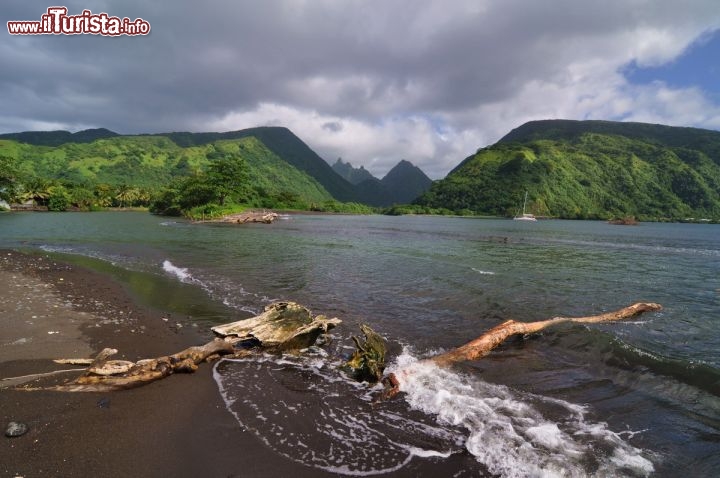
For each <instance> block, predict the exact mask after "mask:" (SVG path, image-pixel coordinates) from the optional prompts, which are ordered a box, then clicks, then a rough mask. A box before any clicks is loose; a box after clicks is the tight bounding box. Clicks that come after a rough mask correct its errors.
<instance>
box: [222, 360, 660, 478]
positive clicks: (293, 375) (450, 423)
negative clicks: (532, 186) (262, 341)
mask: <svg viewBox="0 0 720 478" xmlns="http://www.w3.org/2000/svg"><path fill="white" fill-rule="evenodd" d="M337 366H338V363H336V362H331V361H329V360H328V359H327V357H326V355H325V354H316V355H315V356H313V357H310V358H302V357H282V358H277V357H270V356H266V357H261V358H252V359H243V360H223V361H221V362H219V363H218V364H216V365H215V367H214V369H213V370H214V372H213V373H214V377H215V380H216V382H217V384H218V388H219V390H220V393H221V395H222V397H223V399H224V401H225V404H226V406H227V408H228V410H229V411H230V412H231V413H232V414H233V416H234V417H235V419H236V420H237V421H238V423H239V424H240V425H241V426H242V427H243V428H244V429H246V430H248V431H250V432H252V433H254V434H255V435H257V436H258V438H260V439H261V440H262V441H263V442H264V443H265V444H266V445H268V446H269V447H270V448H272V449H273V450H275V451H276V452H277V453H279V454H281V455H282V456H285V457H287V458H290V459H292V460H294V461H296V462H298V463H303V464H305V465H309V466H314V467H315V468H318V469H322V470H326V471H330V472H333V473H338V474H343V475H351V476H370V475H378V474H384V473H389V472H393V471H397V470H400V469H402V468H404V467H406V466H407V465H408V464H409V463H410V462H411V461H413V460H423V459H433V460H438V459H449V458H450V457H451V456H452V455H457V454H461V453H463V450H467V452H469V453H471V454H472V455H474V456H475V457H476V460H477V466H478V468H477V469H476V470H474V471H473V470H466V471H468V472H471V473H473V472H475V471H476V472H477V473H478V474H479V475H480V474H483V473H484V471H483V470H486V471H489V472H490V473H492V474H493V475H499V476H504V477H525V476H570V477H582V476H589V475H593V476H617V475H624V476H627V475H631V476H647V475H649V474H650V473H652V472H653V471H654V466H653V464H652V462H651V461H650V460H649V459H648V458H647V456H646V455H647V454H646V452H644V451H642V450H640V449H638V448H635V447H633V446H632V445H631V444H629V443H628V441H626V440H631V439H632V438H633V437H634V436H635V435H637V434H638V433H642V432H641V431H630V430H625V431H622V432H620V433H615V432H613V431H612V430H610V429H608V426H607V424H606V423H603V422H592V421H590V420H587V419H586V415H587V413H588V411H587V409H586V408H585V407H583V406H580V405H577V404H573V403H569V402H566V401H563V400H560V399H555V398H550V397H542V396H537V395H533V394H526V393H521V392H517V391H513V390H511V389H510V388H508V387H505V386H501V385H494V384H489V383H485V382H483V381H481V380H478V379H475V378H471V377H467V376H464V375H461V374H458V373H455V372H453V371H451V370H447V369H441V368H438V367H436V366H433V365H428V364H426V363H424V362H420V361H418V360H417V359H415V358H414V357H413V356H412V355H410V354H409V353H407V352H405V353H403V354H402V355H401V356H400V357H399V358H398V359H397V362H396V363H394V364H393V365H391V366H390V367H389V368H388V371H392V372H394V373H396V374H397V375H398V376H399V377H401V390H402V392H404V393H403V394H402V395H401V396H402V397H404V398H405V401H402V400H394V401H391V402H386V403H384V404H382V406H379V407H372V406H371V403H370V402H371V400H372V396H371V393H372V391H369V390H368V389H367V387H366V386H365V385H361V384H357V383H355V382H353V381H351V380H349V379H347V378H346V377H345V376H344V375H342V374H340V373H338V372H337ZM375 391H376V390H375ZM268 396H272V397H273V398H274V399H273V400H267V397H268ZM299 410H302V411H303V413H298V411H299ZM623 436H624V437H625V439H624V438H623Z"/></svg>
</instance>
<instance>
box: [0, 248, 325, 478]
mask: <svg viewBox="0 0 720 478" xmlns="http://www.w3.org/2000/svg"><path fill="white" fill-rule="evenodd" d="M163 319H167V320H163ZM183 323H187V317H175V316H172V315H169V314H167V313H166V312H163V311H158V310H152V309H148V308H145V307H142V306H140V305H138V304H137V303H135V302H134V301H133V299H132V297H131V296H130V295H129V293H128V292H127V291H126V290H125V289H124V287H123V286H122V285H121V284H119V283H117V282H116V281H114V280H113V279H111V278H109V277H106V276H104V275H102V274H99V273H96V272H93V271H90V270H86V269H83V268H81V267H77V266H71V265H67V264H62V263H58V262H56V261H54V260H53V259H51V258H48V257H45V256H40V255H26V254H22V253H19V252H14V251H0V378H6V377H17V376H23V375H27V374H34V373H40V372H48V371H52V370H61V369H67V368H72V367H69V366H67V365H57V364H55V363H53V362H52V361H51V360H50V359H51V358H59V357H60V358H70V357H72V358H75V357H91V356H93V355H94V354H96V353H97V352H98V351H100V350H101V349H103V348H105V347H113V348H116V349H118V350H119V354H118V355H117V356H116V358H118V359H125V360H133V361H134V360H138V359H140V358H148V357H154V356H159V355H166V354H169V353H174V352H177V351H179V350H182V349H184V348H185V347H188V346H190V345H199V344H202V343H204V342H205V341H207V338H208V335H207V333H204V332H199V331H197V330H194V329H192V327H178V326H177V324H181V325H182V324H183ZM72 376H74V375H73V374H58V375H54V376H51V377H47V378H43V379H39V380H30V381H26V382H25V383H24V384H22V385H17V383H14V384H12V385H17V386H18V387H20V388H21V387H23V386H28V387H40V386H43V385H48V384H52V383H57V382H59V381H62V380H66V379H68V378H70V377H72ZM8 385H9V382H8V381H0V427H2V432H3V434H2V435H0V476H24V477H34V476H64V477H75V476H77V477H80V476H104V477H115V476H118V477H120V476H123V477H127V476H137V477H143V476H173V477H194V476H211V477H229V476H258V477H264V476H268V477H269V476H273V477H276V476H289V475H293V476H294V477H304V476H308V477H310V476H323V473H322V472H320V471H319V470H317V469H312V468H309V467H305V466H303V465H301V464H298V463H295V462H292V461H290V460H288V459H285V458H283V457H281V456H278V455H277V454H275V453H274V452H272V450H270V449H268V448H267V447H266V446H265V445H264V444H263V443H262V442H261V441H260V440H259V439H257V438H256V437H255V436H254V435H253V434H252V433H251V432H247V431H244V430H242V429H241V428H240V426H239V425H238V424H237V422H236V421H235V419H234V418H233V417H232V415H230V413H229V412H227V410H226V409H225V404H224V403H223V401H222V398H221V397H220V394H219V393H218V391H217V387H216V384H215V382H214V381H213V379H212V365H211V364H202V365H201V366H200V369H199V370H198V371H197V372H196V373H194V374H178V375H173V376H170V377H168V378H166V379H164V380H160V381H158V382H155V383H151V384H149V385H146V386H143V387H140V388H137V389H133V390H127V391H122V392H112V393H63V392H50V391H22V390H18V389H14V388H13V387H9V386H8ZM11 421H17V422H23V423H25V424H27V425H29V427H30V430H29V432H28V433H26V434H25V435H23V436H20V437H15V438H7V437H5V436H4V431H5V428H6V426H7V424H8V423H9V422H11Z"/></svg>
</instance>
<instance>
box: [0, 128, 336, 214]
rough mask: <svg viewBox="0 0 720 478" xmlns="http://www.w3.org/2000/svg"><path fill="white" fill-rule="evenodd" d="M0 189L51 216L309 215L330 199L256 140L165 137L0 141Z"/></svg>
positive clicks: (5, 193) (3, 192)
mask: <svg viewBox="0 0 720 478" xmlns="http://www.w3.org/2000/svg"><path fill="white" fill-rule="evenodd" d="M0 158H2V162H3V164H2V165H0V166H2V171H3V172H2V177H0V191H1V192H2V194H3V195H5V196H8V199H11V200H12V201H15V202H23V201H27V200H33V201H34V203H35V204H36V205H39V206H46V207H48V208H49V209H51V210H64V209H67V208H79V209H92V208H96V207H109V206H119V207H131V206H133V207H134V206H148V205H150V204H151V203H152V208H153V210H154V211H156V212H161V213H167V214H180V213H182V212H183V211H189V210H190V209H192V208H195V207H198V206H202V205H206V204H218V205H223V204H224V203H225V202H226V201H229V202H242V203H244V204H246V205H249V206H257V207H282V208H295V209H310V208H311V207H312V206H313V205H315V204H323V203H325V202H326V201H330V200H332V199H333V198H332V196H331V195H330V194H329V193H328V192H327V191H326V190H325V189H324V188H323V187H322V186H321V185H320V184H318V182H317V181H315V180H314V179H313V178H311V177H309V176H308V175H307V174H305V173H303V172H301V171H299V170H297V169H296V168H294V167H293V166H291V165H290V164H288V163H287V162H286V161H283V160H282V159H280V158H278V157H277V156H276V155H275V154H273V153H272V152H271V151H270V150H269V149H268V148H267V147H265V145H264V144H263V143H262V142H260V141H259V140H258V139H257V138H255V137H251V136H249V137H245V138H242V139H237V140H219V141H215V142H213V143H207V144H203V145H200V146H189V147H180V146H178V145H177V144H175V143H174V142H173V141H171V140H169V139H168V138H166V137H163V136H120V137H113V138H107V139H100V140H97V141H93V142H91V143H66V144H62V145H60V146H56V147H51V146H41V145H40V146H39V145H31V144H26V143H19V142H16V141H12V140H0Z"/></svg>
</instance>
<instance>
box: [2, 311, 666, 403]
mask: <svg viewBox="0 0 720 478" xmlns="http://www.w3.org/2000/svg"><path fill="white" fill-rule="evenodd" d="M660 309H662V307H661V306H660V304H654V303H636V304H633V305H631V306H628V307H625V308H622V309H619V310H616V311H613V312H608V313H605V314H600V315H593V316H587V317H554V318H552V319H548V320H543V321H538V322H517V321H514V320H508V321H506V322H503V323H502V324H500V325H498V326H497V327H495V328H493V329H490V330H489V331H487V332H485V333H484V334H482V335H481V336H480V337H478V338H476V339H475V340H472V341H470V342H468V343H467V344H465V345H462V346H460V347H457V348H455V349H452V350H450V351H448V352H445V353H443V354H440V355H436V356H434V357H430V358H428V359H425V360H428V361H431V362H433V363H435V364H437V365H440V366H447V365H450V364H452V363H455V362H461V361H466V360H478V359H481V358H482V357H484V356H486V355H487V354H489V353H490V352H491V351H492V350H493V349H495V348H496V347H497V346H498V345H500V344H501V343H503V342H504V341H505V340H506V339H508V338H509V337H511V336H513V335H528V334H533V333H537V332H539V331H541V330H543V329H545V328H547V327H551V326H553V325H557V324H561V323H566V322H575V323H582V324H592V323H602V322H613V321H618V320H622V319H627V318H630V317H634V316H636V315H639V314H642V313H643V312H650V311H658V310H660ZM340 322H341V321H340V320H338V319H328V318H327V317H325V316H322V315H320V316H317V317H313V316H312V314H311V313H310V311H309V310H308V309H307V308H305V307H303V306H301V305H298V304H296V303H294V302H278V303H275V304H271V305H269V306H267V307H265V310H264V312H263V313H262V314H260V315H258V316H256V317H252V318H250V319H245V320H241V321H237V322H233V323H230V324H225V325H220V326H217V327H213V328H212V330H213V332H215V333H216V334H217V335H219V336H221V337H220V338H216V339H214V340H212V341H210V342H208V343H206V344H205V345H202V346H198V347H190V348H188V349H185V350H183V351H181V352H178V353H176V354H173V355H167V356H163V357H157V358H152V359H145V360H140V361H138V362H128V361H124V360H110V357H112V356H113V355H114V354H116V353H117V350H115V349H104V350H103V351H101V352H100V353H99V354H98V355H97V357H95V359H93V360H92V361H90V360H88V359H60V360H58V361H57V362H59V363H64V364H82V365H88V367H87V368H86V369H84V371H83V373H82V375H80V376H79V377H77V378H76V379H74V380H72V381H69V382H66V383H64V384H61V385H57V386H53V387H48V388H45V390H57V391H65V392H87V391H91V392H98V391H113V390H124V389H129V388H134V387H138V386H141V385H145V384H147V383H150V382H153V381H155V380H159V379H161V378H164V377H167V376H169V375H171V374H173V373H178V372H194V371H195V370H197V368H198V365H199V364H200V363H202V362H205V361H209V360H213V359H216V358H219V357H221V356H226V355H232V356H236V357H241V356H242V357H244V356H247V355H249V354H252V353H254V352H255V351H271V352H284V351H288V350H302V349H304V348H307V347H309V346H311V345H313V344H314V343H315V341H316V340H317V339H318V337H319V336H320V335H322V334H325V333H327V332H328V331H329V330H330V329H332V328H333V327H335V326H336V325H338V324H339V323H340ZM361 330H362V332H363V334H364V336H365V337H364V340H361V339H360V338H358V337H353V340H354V342H355V345H356V348H357V350H356V351H355V353H354V354H353V356H352V357H351V358H350V360H348V361H347V362H346V363H345V364H344V366H343V369H344V370H346V371H347V372H348V373H349V374H350V375H351V376H352V377H353V378H355V379H356V380H358V381H365V382H369V383H376V382H378V381H381V380H382V382H383V384H384V385H385V392H384V394H383V397H384V398H390V397H392V396H394V395H395V394H397V393H398V391H399V390H400V386H401V380H402V377H398V376H396V375H395V374H389V375H388V376H385V377H383V373H384V369H385V353H386V347H385V341H384V340H383V338H382V337H381V336H380V335H378V334H377V333H376V332H374V331H373V330H372V329H371V328H370V327H368V326H367V325H362V326H361ZM15 378H18V377H15ZM8 380H11V379H8ZM24 390H28V389H27V388H24Z"/></svg>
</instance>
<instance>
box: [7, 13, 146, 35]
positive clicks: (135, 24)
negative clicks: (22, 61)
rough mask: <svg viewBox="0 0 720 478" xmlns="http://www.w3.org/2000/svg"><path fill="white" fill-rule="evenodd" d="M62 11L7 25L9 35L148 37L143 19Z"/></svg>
mask: <svg viewBox="0 0 720 478" xmlns="http://www.w3.org/2000/svg"><path fill="white" fill-rule="evenodd" d="M67 11H68V10H67V8H65V7H50V8H48V9H47V13H45V14H43V15H42V17H41V19H40V21H39V22H38V21H14V22H7V27H8V33H10V34H11V35H82V34H89V35H107V36H119V35H147V34H148V33H150V23H148V22H146V21H145V20H143V19H142V18H136V19H135V20H130V19H129V18H127V17H125V18H119V17H111V16H109V15H108V14H107V13H92V12H91V11H90V10H83V12H82V13H81V14H80V15H68V14H67Z"/></svg>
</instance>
